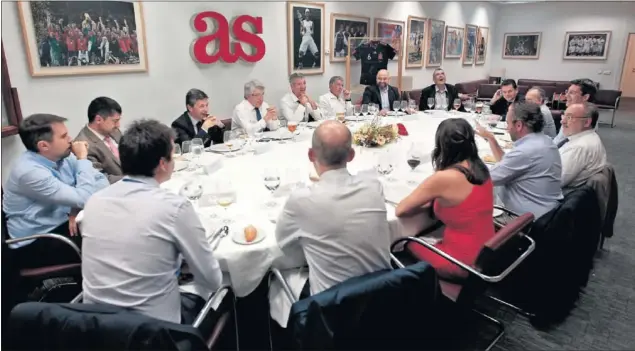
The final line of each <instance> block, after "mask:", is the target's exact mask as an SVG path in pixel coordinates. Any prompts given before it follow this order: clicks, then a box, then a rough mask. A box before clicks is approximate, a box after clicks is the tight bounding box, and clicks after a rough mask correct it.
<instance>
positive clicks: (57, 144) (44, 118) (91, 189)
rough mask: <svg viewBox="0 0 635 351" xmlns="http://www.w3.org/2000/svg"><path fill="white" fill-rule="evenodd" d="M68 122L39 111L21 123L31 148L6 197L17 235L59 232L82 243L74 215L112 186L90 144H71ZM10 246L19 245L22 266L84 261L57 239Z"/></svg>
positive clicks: (14, 172) (24, 139)
mask: <svg viewBox="0 0 635 351" xmlns="http://www.w3.org/2000/svg"><path fill="white" fill-rule="evenodd" d="M64 122H66V118H63V117H59V116H55V115H50V114H35V115H31V116H29V117H27V118H26V119H25V120H24V121H22V123H21V124H20V128H19V133H20V139H22V143H23V144H24V146H25V147H26V150H27V151H25V152H24V153H23V154H22V156H20V158H18V160H17V161H16V163H15V165H14V166H13V169H12V170H11V173H10V175H9V178H8V179H7V182H6V184H5V186H4V199H3V201H2V208H3V210H4V212H5V213H6V216H7V227H8V231H9V233H8V234H9V236H10V237H11V238H23V237H26V236H29V235H33V234H40V233H53V234H60V235H64V236H67V237H69V238H71V239H72V240H73V241H74V242H75V243H76V244H78V246H79V247H81V236H79V235H78V232H77V227H76V225H75V223H74V221H70V219H69V214H70V213H71V210H73V209H82V208H84V204H85V202H86V200H88V198H89V197H90V196H91V195H92V194H93V193H95V192H96V191H98V190H100V189H102V188H105V187H107V186H108V180H107V179H106V177H105V176H104V175H103V174H101V173H99V171H97V170H96V169H95V168H93V165H92V164H91V162H90V161H88V159H87V158H88V145H87V143H86V142H82V141H76V142H73V143H71V138H70V136H69V135H68V130H67V129H66V126H65V125H64ZM10 247H11V248H12V249H17V255H16V256H17V257H18V261H19V266H20V267H22V268H27V267H28V268H32V267H44V266H49V265H53V264H63V263H69V262H78V261H79V257H77V253H76V252H75V251H73V250H72V249H70V247H68V245H66V244H64V243H63V242H61V241H57V240H47V239H35V240H30V241H23V242H20V243H17V244H13V245H11V246H10Z"/></svg>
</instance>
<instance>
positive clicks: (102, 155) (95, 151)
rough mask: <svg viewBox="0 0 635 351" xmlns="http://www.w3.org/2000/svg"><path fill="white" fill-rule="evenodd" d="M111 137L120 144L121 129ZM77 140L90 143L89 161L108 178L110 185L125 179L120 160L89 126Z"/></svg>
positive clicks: (111, 134) (80, 132) (116, 130)
mask: <svg viewBox="0 0 635 351" xmlns="http://www.w3.org/2000/svg"><path fill="white" fill-rule="evenodd" d="M110 137H111V138H112V139H113V140H114V141H115V142H116V143H117V144H119V141H120V140H121V131H120V130H119V129H115V130H113V132H112V133H110ZM75 140H78V141H86V142H88V160H90V162H92V163H93V167H95V169H97V170H98V171H100V172H101V173H103V174H104V175H105V176H106V178H108V181H109V182H110V184H112V183H114V182H116V181H118V180H119V179H121V178H123V173H122V172H121V162H120V161H119V158H117V157H115V155H114V154H113V153H112V151H110V149H109V148H108V146H106V144H105V143H104V141H103V140H101V139H100V138H99V137H98V136H97V135H95V133H93V131H91V130H90V129H88V126H84V128H82V130H80V131H79V134H77V138H75Z"/></svg>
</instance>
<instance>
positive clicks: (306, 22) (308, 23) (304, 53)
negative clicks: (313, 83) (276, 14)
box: [287, 2, 325, 75]
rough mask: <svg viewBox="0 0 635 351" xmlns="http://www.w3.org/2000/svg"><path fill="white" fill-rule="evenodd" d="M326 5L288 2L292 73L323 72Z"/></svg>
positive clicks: (288, 30)
mask: <svg viewBox="0 0 635 351" xmlns="http://www.w3.org/2000/svg"><path fill="white" fill-rule="evenodd" d="M324 14H325V11H324V4H320V3H315V2H287V35H288V41H287V48H288V52H289V53H288V55H289V74H291V73H293V72H300V73H302V74H305V75H312V74H324V60H323V58H322V57H323V55H322V52H323V50H324Z"/></svg>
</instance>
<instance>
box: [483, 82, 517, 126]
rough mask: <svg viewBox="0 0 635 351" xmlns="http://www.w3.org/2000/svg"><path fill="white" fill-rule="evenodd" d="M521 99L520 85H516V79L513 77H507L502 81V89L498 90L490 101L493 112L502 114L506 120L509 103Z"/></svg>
mask: <svg viewBox="0 0 635 351" xmlns="http://www.w3.org/2000/svg"><path fill="white" fill-rule="evenodd" d="M519 99H520V96H519V95H518V87H517V86H516V81H515V80H513V79H505V80H504V81H503V82H502V83H501V85H500V89H498V90H497V91H496V93H495V94H494V97H492V100H491V101H490V104H491V106H490V107H491V109H492V113H493V114H495V115H499V116H502V117H503V120H505V118H506V117H505V116H507V109H508V108H509V105H511V104H512V103H514V102H516V101H518V100H519Z"/></svg>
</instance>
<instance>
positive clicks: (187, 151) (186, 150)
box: [181, 140, 195, 171]
mask: <svg viewBox="0 0 635 351" xmlns="http://www.w3.org/2000/svg"><path fill="white" fill-rule="evenodd" d="M181 150H183V151H182V154H183V157H184V158H185V160H186V161H187V170H188V171H193V170H194V169H195V168H194V164H193V163H192V162H191V161H192V154H193V152H192V141H191V140H188V141H184V142H183V143H182V144H181Z"/></svg>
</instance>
